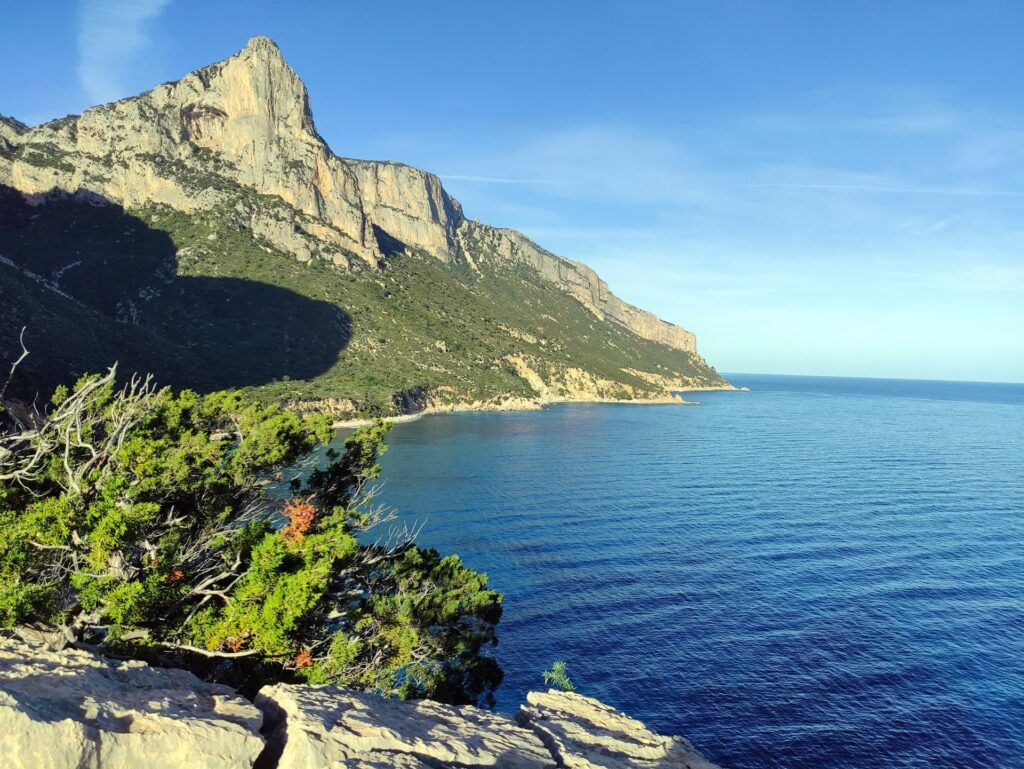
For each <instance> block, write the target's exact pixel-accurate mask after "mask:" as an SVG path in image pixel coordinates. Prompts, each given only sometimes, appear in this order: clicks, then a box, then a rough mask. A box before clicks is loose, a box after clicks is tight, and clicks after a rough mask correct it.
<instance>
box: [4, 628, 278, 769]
mask: <svg viewBox="0 0 1024 769" xmlns="http://www.w3.org/2000/svg"><path fill="white" fill-rule="evenodd" d="M261 721H262V716H261V714H260V712H259V711H258V710H257V709H256V708H255V707H253V706H252V704H251V703H249V702H248V701H247V700H245V699H243V698H242V697H241V696H239V695H238V694H236V693H235V692H234V691H233V690H232V689H229V688H228V687H226V686H217V685H214V684H208V683H205V682H203V681H201V680H199V679H198V678H196V677H195V676H194V675H192V674H191V673H188V672H186V671H183V670H165V669H161V668H151V667H149V666H148V665H146V664H145V663H143V662H119V661H111V660H104V659H101V658H98V657H96V656H94V655H92V654H88V653H86V652H81V651H74V650H70V649H69V650H65V651H62V652H51V651H46V650H42V649H40V648H36V647H29V646H26V645H24V644H20V643H16V642H13V641H7V640H3V639H0V766H3V767H4V769H122V768H123V769H140V768H141V767H145V768H146V769H220V768H222V767H223V769H234V768H235V767H238V769H241V768H242V767H251V766H252V765H253V762H254V761H255V759H256V757H257V756H258V755H259V753H260V752H261V751H262V750H263V747H264V743H263V739H262V737H260V734H259V728H260V723H261Z"/></svg>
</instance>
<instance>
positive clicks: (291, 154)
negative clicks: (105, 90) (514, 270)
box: [0, 37, 696, 352]
mask: <svg viewBox="0 0 1024 769" xmlns="http://www.w3.org/2000/svg"><path fill="white" fill-rule="evenodd" d="M0 184H7V185H10V186H13V187H14V188H16V189H18V190H20V191H21V192H23V193H25V194H26V195H28V196H29V197H30V198H31V197H37V198H38V197H39V196H47V195H51V194H53V193H54V192H55V191H57V192H63V193H74V194H80V195H83V196H89V195H93V196H95V197H97V198H104V199H107V200H111V201H116V202H118V203H120V204H122V205H124V206H125V207H128V208H134V207H140V206H146V205H149V204H161V205H166V206H170V207H171V208H174V209H177V210H179V211H182V212H185V213H190V212H195V211H200V210H202V211H208V210H214V209H216V210H218V211H223V215H224V216H228V217H231V218H232V220H233V221H235V222H236V223H241V224H244V225H245V226H247V227H249V228H250V229H251V230H252V231H253V232H254V233H255V234H256V235H257V236H259V237H260V238H262V239H263V240H265V241H266V242H267V243H269V244H271V245H272V246H273V247H275V248H278V249H281V250H282V251H285V252H286V253H289V254H292V255H293V256H294V257H296V258H297V259H299V260H300V261H303V262H307V261H310V260H312V259H323V260H325V261H328V262H330V263H332V264H334V265H336V266H338V267H340V268H342V269H345V268H347V267H350V266H352V265H353V264H355V263H366V264H369V265H371V266H377V265H378V264H379V263H380V262H381V261H383V260H385V259H387V258H388V256H391V255H393V254H395V253H399V252H404V251H415V252H418V253H423V254H428V255H430V256H432V257H435V258H437V259H439V260H442V261H444V262H449V263H454V262H464V263H467V264H468V265H470V266H473V265H476V264H479V263H482V262H484V261H486V260H489V259H493V260H504V261H506V262H520V263H523V264H526V265H529V266H530V267H532V268H534V269H535V270H537V272H538V273H539V274H541V275H542V276H543V277H544V278H545V279H547V280H549V281H551V282H552V283H554V284H555V285H557V286H559V287H560V288H561V289H563V290H564V291H566V292H567V293H569V294H570V295H572V296H573V297H575V298H576V299H577V300H579V301H580V302H581V303H582V304H583V305H584V306H585V307H587V308H588V309H589V310H590V311H591V312H592V313H594V315H595V316H596V317H598V318H600V319H602V320H609V321H612V322H615V323H618V324H621V325H622V326H625V327H626V328H628V329H629V330H630V331H632V332H633V333H635V334H636V335H638V336H640V337H642V338H644V339H650V340H653V341H657V342H661V343H663V344H666V345H668V346H670V347H674V348H676V349H680V350H685V351H688V352H694V351H695V350H696V339H695V337H694V335H693V334H692V333H690V332H689V331H686V330H685V329H683V328H680V327H679V326H676V325H673V324H671V323H667V322H665V321H663V320H661V319H659V318H657V317H656V316H655V315H653V314H652V313H649V312H646V311H644V310H640V309H639V308H637V307H634V306H632V305H630V304H627V303H625V302H623V301H622V300H620V299H618V298H617V297H616V296H614V295H613V294H612V293H611V292H610V291H609V290H608V286H607V284H605V283H604V281H602V280H601V279H600V278H599V277H598V275H597V274H596V273H595V272H594V271H593V270H591V269H590V268H589V267H587V266H586V265H583V264H580V263H578V262H573V261H570V260H567V259H564V258H562V257H559V256H557V255H555V254H552V253H550V252H549V251H546V250H544V249H543V248H541V247H540V246H538V245H536V244H535V243H533V242H532V241H530V240H529V239H528V238H526V237H525V236H524V235H522V234H521V233H518V232H515V231H513V230H504V229H496V228H493V227H489V226H487V225H485V224H481V223H479V222H475V221H472V220H468V219H466V218H465V217H464V216H463V212H462V208H461V206H460V205H459V203H458V201H456V200H455V199H454V198H452V197H451V196H450V195H448V193H447V192H446V191H445V190H444V187H443V186H442V185H441V182H440V180H439V179H438V178H437V177H436V176H435V175H433V174H431V173H427V172H425V171H421V170H419V169H416V168H412V167H410V166H406V165H402V164H400V163H390V162H376V161H362V160H350V159H346V158H340V157H338V156H336V155H335V154H334V153H333V152H331V150H330V148H329V147H328V146H327V144H326V143H325V142H324V141H323V140H322V139H321V138H320V136H319V134H317V131H316V127H315V125H314V122H313V116H312V111H311V109H310V102H309V95H308V93H307V91H306V87H305V85H304V84H303V83H302V81H301V80H300V79H299V77H298V76H297V75H296V73H295V72H294V71H293V70H292V68H291V67H290V66H289V65H288V63H287V62H286V61H285V60H284V58H283V57H282V55H281V52H280V50H279V49H278V48H277V46H276V44H275V43H274V42H273V41H271V40H270V39H268V38H265V37H254V38H253V39H252V40H250V41H249V43H248V45H246V47H245V48H244V49H242V50H241V51H239V52H238V53H236V54H235V55H234V56H231V57H230V58H228V59H225V60H224V61H222V62H219V63H217V64H212V65H210V66H208V67H204V68H202V69H199V70H197V71H195V72H192V73H191V74H189V75H186V76H185V77H184V78H182V79H181V80H179V81H177V82H174V83H165V84H163V85H160V86H157V87H156V88H154V89H153V90H152V91H148V92H146V93H144V94H141V95H139V96H135V97H132V98H128V99H123V100H121V101H118V102H114V103H111V104H105V105H102V106H98V107H94V108H92V109H89V110H87V111H86V112H85V113H83V114H82V115H80V116H70V117H67V118H63V119H61V120H56V121H52V122H50V123H46V124H44V125H41V126H37V127H35V128H32V129H27V128H26V127H25V126H22V125H21V124H19V123H17V121H13V120H9V119H0Z"/></svg>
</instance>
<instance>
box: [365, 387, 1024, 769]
mask: <svg viewBox="0 0 1024 769" xmlns="http://www.w3.org/2000/svg"><path fill="white" fill-rule="evenodd" d="M739 382H740V383H741V384H749V385H750V386H751V387H752V388H753V389H754V391H753V392H750V393H721V394H714V393H711V394H706V395H704V396H703V397H702V400H703V401H704V402H705V405H704V406H703V407H701V408H679V407H672V406H667V407H658V406H651V407H630V406H573V407H557V408H553V409H551V410H549V411H547V412H544V413H529V414H465V415H457V416H445V417H440V418H428V419H424V420H421V421H419V422H416V423H411V424H407V425H402V426H401V427H400V428H397V429H395V430H394V431H393V432H392V433H391V438H390V442H391V444H392V450H391V451H390V452H389V453H388V454H387V455H386V457H385V462H384V465H385V472H386V475H387V476H388V477H389V478H390V480H389V481H388V483H387V485H386V487H385V490H384V493H383V495H382V497H383V501H385V502H387V503H390V504H393V505H395V506H397V507H398V508H399V509H400V510H401V511H402V514H403V516H408V517H409V518H411V519H419V520H425V521H426V527H425V529H424V531H423V535H422V539H423V540H424V541H425V542H426V543H427V544H431V545H434V546H437V547H438V548H439V549H441V550H444V551H456V552H458V553H460V554H461V555H462V556H463V558H464V559H465V560H466V561H467V562H468V563H470V564H471V565H473V566H474V567H476V568H479V569H482V570H484V571H486V572H488V573H489V574H490V577H491V581H492V584H493V585H495V586H496V587H497V588H499V589H501V590H502V591H503V592H504V593H505V594H506V612H505V618H504V619H503V620H502V625H501V645H500V646H499V649H498V655H499V657H500V659H501V662H502V665H503V667H504V669H505V671H506V681H505V683H504V684H503V686H502V689H501V691H500V697H499V708H500V709H502V710H505V711H506V712H508V711H510V710H512V709H513V708H514V707H515V706H516V705H517V704H518V702H519V701H521V699H522V696H523V693H524V692H525V691H526V690H528V689H530V688H537V687H539V686H540V685H541V681H540V676H539V674H540V671H541V670H543V669H544V668H545V667H546V666H547V665H548V664H549V663H550V662H551V661H552V660H554V659H565V660H566V661H567V662H568V665H569V671H570V673H571V675H572V678H573V679H574V681H575V682H576V684H577V686H578V688H579V689H581V690H582V691H583V692H585V693H588V694H592V695H594V696H597V697H600V698H601V699H604V700H606V701H607V702H609V703H611V704H614V705H617V706H619V707H621V708H623V709H625V710H627V711H628V712H630V713H632V714H634V715H636V716H638V717H640V718H642V719H643V720H645V721H647V722H648V723H650V724H651V725H652V726H653V727H655V728H656V729H658V730H660V731H664V732H668V733H683V734H686V735H687V736H689V737H690V738H691V739H692V740H694V741H695V742H696V743H697V744H698V745H699V746H700V747H701V748H702V749H703V750H705V752H707V753H708V754H709V755H710V756H711V757H712V758H714V759H716V760H718V761H719V762H721V763H722V764H723V765H725V766H729V767H734V768H735V769H766V768H768V767H789V768H790V769H802V768H803V767H807V768H811V767H813V768H814V769H826V768H828V767H843V768H844V769H845V768H846V767H851V768H854V769H875V768H876V767H877V768H878V769H882V768H883V767H884V769H893V768H894V767H906V768H910V767H914V768H917V767H929V769H931V768H932V767H940V766H942V767H945V766H949V767H960V768H966V767H978V768H979V769H980V768H982V767H984V768H985V769H1024V474H1022V470H1024V387H1021V386H1010V385H1006V386H999V385H975V384H964V383H927V382H921V383H907V382H902V383H893V382H888V383H887V382H878V381H872V380H812V379H807V378H791V377H779V378H767V377H766V378H754V377H750V378H748V379H747V380H744V379H743V378H742V377H740V378H739Z"/></svg>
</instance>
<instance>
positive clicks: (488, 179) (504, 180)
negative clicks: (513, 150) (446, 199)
mask: <svg viewBox="0 0 1024 769" xmlns="http://www.w3.org/2000/svg"><path fill="white" fill-rule="evenodd" d="M438 176H440V177H441V178H442V179H452V180H454V181H459V182H482V183H484V184H554V182H553V180H551V179H516V178H511V177H507V176H467V175H466V174H444V173H442V174H438Z"/></svg>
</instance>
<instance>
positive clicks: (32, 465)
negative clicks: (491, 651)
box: [0, 369, 502, 703]
mask: <svg viewBox="0 0 1024 769" xmlns="http://www.w3.org/2000/svg"><path fill="white" fill-rule="evenodd" d="M0 420H6V421H5V422H3V429H2V431H0V625H2V626H3V627H6V628H9V629H12V630H14V631H15V632H17V633H19V634H20V635H21V636H22V637H24V638H29V639H35V640H45V641H47V642H49V643H51V644H56V645H58V646H62V645H68V644H70V645H74V646H78V647H84V648H91V649H95V650H98V651H100V652H107V653H114V654H117V655H121V656H132V657H139V658H144V659H149V660H151V661H157V662H162V663H166V664H175V665H179V666H183V667H187V668H190V669H192V670H193V671H195V672H196V673H198V674H199V675H201V676H203V677H206V678H207V679H211V680H221V681H226V682H229V683H233V684H235V685H239V686H242V688H243V689H245V690H254V689H255V688H258V687H259V686H260V685H262V684H263V683H267V682H270V681H275V680H305V681H310V682H315V683H327V682H335V683H343V684H347V685H352V686H357V687H360V688H363V689H372V690H378V691H380V692H383V693H385V694H389V695H398V696H401V697H405V698H412V697H433V698H437V699H442V700H445V701H449V702H457V703H473V702H478V701H480V700H481V698H483V699H484V700H485V701H488V702H492V701H493V698H492V693H493V690H494V688H495V687H496V686H497V685H498V684H499V683H500V681H501V677H502V675H501V671H500V669H499V668H498V666H497V664H496V663H495V661H494V660H493V658H491V657H489V656H487V655H486V653H485V652H486V647H488V646H489V645H493V644H495V643H496V642H497V641H496V636H495V627H496V625H497V623H498V621H499V619H500V617H501V596H500V595H499V594H498V593H496V592H494V591H493V590H490V589H488V587H487V577H486V575H483V574H480V573H478V572H475V571H473V570H472V569H469V568H467V567H466V566H464V565H463V564H462V563H461V561H460V560H459V558H458V556H448V557H442V556H441V555H440V554H438V553H437V552H436V551H434V550H429V549H422V548H419V547H417V546H416V545H415V544H414V543H413V542H412V541H411V537H410V536H408V535H406V534H403V533H396V534H393V535H392V536H391V537H389V538H386V540H385V542H383V543H381V542H378V543H377V544H367V543H365V542H360V540H359V539H358V535H359V534H360V533H361V532H364V531H366V530H367V529H369V528H371V527H373V526H378V525H380V524H382V523H384V522H386V521H388V520H390V518H391V516H390V514H389V512H388V511H386V510H384V509H381V508H380V507H379V506H375V505H374V503H373V488H374V486H373V484H374V481H375V479H376V478H377V476H378V473H379V469H380V468H379V466H378V465H377V457H378V456H379V455H380V453H381V452H383V451H384V450H385V444H384V438H385V434H386V432H387V429H388V428H387V426H386V425H385V424H384V423H381V422H377V423H376V424H374V425H372V426H369V427H366V428H363V429H361V430H359V431H357V432H356V433H355V434H354V435H352V436H351V437H350V438H349V439H348V440H347V441H346V444H345V451H344V452H343V453H339V452H335V451H333V450H328V451H327V452H326V459H325V462H324V463H322V466H321V467H317V468H314V469H313V470H312V471H311V472H310V473H308V479H307V480H305V481H300V480H298V479H296V480H293V481H291V484H290V485H291V489H292V494H293V499H292V501H290V502H287V503H285V504H284V505H283V506H279V505H278V504H276V503H275V502H274V501H273V500H272V499H271V498H270V497H269V496H268V495H267V493H266V488H267V486H268V485H270V484H271V483H272V482H275V481H278V482H280V481H281V479H283V478H284V474H285V473H286V472H290V473H292V474H293V475H297V474H298V473H296V471H295V467H296V465H297V463H299V462H300V461H301V460H303V458H305V457H307V456H309V455H310V452H312V451H313V450H314V449H315V448H316V447H318V446H319V445H321V444H323V443H324V442H326V441H327V440H328V439H329V438H330V437H331V435H332V432H331V429H330V427H329V424H328V422H327V421H326V419H325V418H322V417H302V416H300V415H297V414H294V413H291V412H288V411H285V410H283V409H281V408H280V407H278V406H273V405H270V406H268V405H261V404H257V403H252V402H248V401H246V400H245V399H244V398H243V397H242V396H241V395H239V394H238V393H235V392H221V393H214V394H212V395H207V396H200V395H197V394H196V393H194V392H190V391H183V392H181V393H179V394H175V393H172V392H171V391H170V390H167V389H163V390H157V389H155V388H154V387H153V386H151V384H150V383H149V381H148V380H144V381H143V380H139V379H133V380H132V382H131V383H129V384H128V385H127V386H126V387H124V388H123V389H118V388H117V386H116V385H115V372H114V370H113V369H112V370H111V371H110V372H109V373H108V374H107V375H106V376H89V377H85V378H83V379H82V380H81V381H80V382H79V383H78V384H77V386H76V387H75V388H74V389H73V390H70V391H69V390H66V389H60V390H58V391H57V392H56V394H55V395H54V397H53V399H52V403H51V405H50V406H49V408H48V409H47V410H46V411H45V413H43V414H36V415H35V416H34V417H33V418H31V419H27V418H24V417H23V418H22V419H21V420H20V421H18V420H16V419H15V417H14V416H12V414H11V413H10V412H7V413H0Z"/></svg>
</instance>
